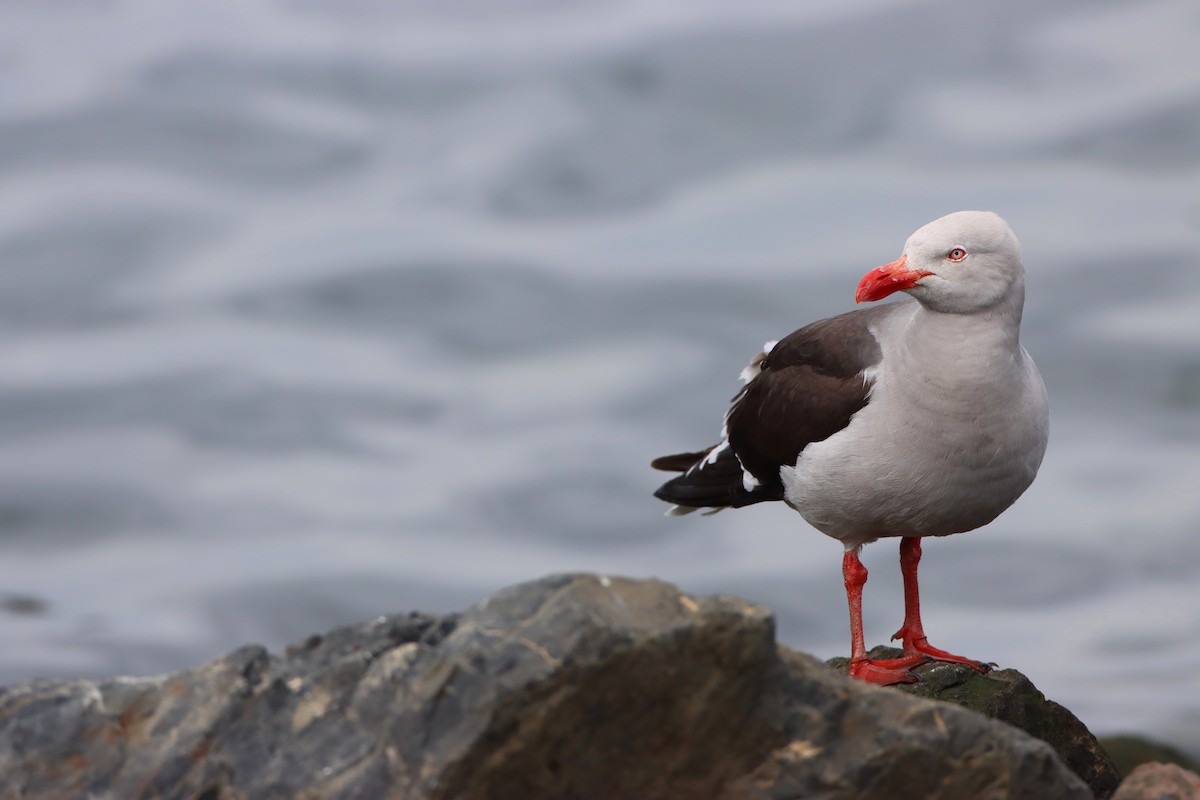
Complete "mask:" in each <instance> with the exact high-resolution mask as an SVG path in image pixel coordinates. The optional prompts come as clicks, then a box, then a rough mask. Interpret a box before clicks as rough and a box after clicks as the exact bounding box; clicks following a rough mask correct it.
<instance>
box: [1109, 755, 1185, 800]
mask: <svg viewBox="0 0 1200 800" xmlns="http://www.w3.org/2000/svg"><path fill="white" fill-rule="evenodd" d="M1112 800H1200V775H1197V774H1196V773H1194V772H1192V771H1191V770H1187V769H1184V768H1183V767H1181V766H1179V765H1178V764H1163V763H1160V762H1156V761H1148V762H1146V763H1144V764H1140V765H1138V766H1137V767H1135V768H1134V770H1133V772H1131V773H1129V777H1128V778H1126V779H1125V780H1124V781H1122V782H1121V788H1119V789H1117V793H1116V794H1114V795H1113V798H1112Z"/></svg>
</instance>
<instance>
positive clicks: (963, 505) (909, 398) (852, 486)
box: [783, 360, 1040, 541]
mask: <svg viewBox="0 0 1200 800" xmlns="http://www.w3.org/2000/svg"><path fill="white" fill-rule="evenodd" d="M897 364H898V367H897V370H896V371H893V372H892V373H890V374H889V373H884V374H881V375H880V376H879V378H878V379H877V380H876V383H875V386H874V388H873V392H872V396H871V400H870V402H869V403H868V404H867V406H866V407H864V408H863V409H862V410H861V411H859V412H858V414H856V415H855V417H854V418H853V419H852V420H851V422H850V424H849V425H848V426H847V427H846V428H844V429H843V430H842V431H839V432H838V433H836V434H834V435H833V436H831V437H829V438H828V439H826V440H824V441H822V442H816V443H813V444H812V445H809V446H808V447H807V448H805V450H804V452H803V453H801V455H800V458H799V460H798V461H797V463H796V465H795V468H794V469H792V470H788V469H787V468H785V470H784V472H783V477H784V484H785V493H786V495H787V499H788V501H789V502H790V503H791V504H792V505H793V506H794V507H795V508H796V509H797V510H799V511H800V512H801V513H802V514H803V515H804V516H805V518H806V519H807V520H808V521H809V522H810V523H811V524H812V525H814V526H815V527H817V528H818V529H820V530H823V531H825V532H826V533H829V534H830V535H833V536H836V537H837V538H841V539H845V540H847V541H853V540H862V541H868V540H870V539H874V538H878V537H880V536H888V535H906V534H907V535H912V534H922V535H939V534H945V533H957V532H961V531H965V530H971V529H973V528H976V527H979V526H980V525H984V524H986V523H987V522H990V521H991V520H992V519H993V518H995V516H996V515H998V514H999V513H1000V512H1001V511H1003V510H1004V509H1005V508H1007V507H1008V506H1009V505H1010V504H1011V503H1012V502H1013V501H1014V500H1015V499H1016V498H1017V497H1018V496H1019V495H1020V494H1021V492H1023V491H1024V490H1025V488H1026V487H1028V485H1029V483H1030V482H1031V481H1032V480H1033V475H1034V473H1035V472H1036V467H1037V463H1036V462H1038V461H1040V453H1032V452H1031V448H1035V447H1036V442H1037V439H1038V430H1037V427H1038V424H1039V423H1038V422H1037V421H1036V420H1031V419H1029V418H1028V417H1029V414H1028V408H1027V406H1028V404H1027V403H1026V401H1025V398H1024V397H1023V391H1024V390H1023V388H1022V387H1023V385H1024V383H1023V381H1022V380H1021V377H1022V376H1021V375H1020V374H1018V373H1016V372H1015V371H1014V374H1013V375H1012V376H1003V378H1002V379H1001V380H996V377H997V376H996V374H995V372H994V371H993V372H992V373H990V374H987V373H984V372H982V371H981V370H978V369H976V368H975V367H974V365H973V364H972V363H971V362H970V361H967V362H965V363H961V364H955V363H954V362H942V367H941V368H940V369H922V368H920V367H919V366H917V367H914V366H912V365H905V364H904V363H903V361H902V360H898V361H897ZM994 364H995V362H994V361H993V366H994ZM1035 455H1036V458H1034V456H1035Z"/></svg>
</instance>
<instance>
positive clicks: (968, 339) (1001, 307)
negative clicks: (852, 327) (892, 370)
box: [905, 281, 1025, 370]
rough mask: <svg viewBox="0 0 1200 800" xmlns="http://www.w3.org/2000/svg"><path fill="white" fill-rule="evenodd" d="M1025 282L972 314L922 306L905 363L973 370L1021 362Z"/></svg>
mask: <svg viewBox="0 0 1200 800" xmlns="http://www.w3.org/2000/svg"><path fill="white" fill-rule="evenodd" d="M1024 302H1025V286H1024V283H1023V282H1021V281H1018V283H1017V284H1016V285H1014V286H1013V287H1012V290H1011V291H1010V292H1008V293H1007V294H1006V295H1005V297H1004V298H1002V299H1001V300H1000V301H999V302H997V303H995V304H994V305H992V306H990V307H988V308H985V309H981V310H978V311H975V312H972V313H969V314H954V313H945V312H940V311H932V310H930V309H927V308H924V307H923V306H920V307H918V309H917V311H916V313H915V314H914V315H913V319H912V324H911V327H910V329H909V335H908V336H907V337H906V344H907V347H906V350H907V351H908V352H907V353H905V356H906V358H905V360H908V359H913V360H914V361H918V362H923V363H925V364H933V365H938V366H939V367H940V368H941V369H953V368H955V367H958V368H962V369H966V370H972V369H973V368H974V367H978V368H979V369H983V370H995V369H998V368H1001V365H1003V364H1004V363H1006V362H1009V363H1013V364H1015V363H1016V362H1018V361H1020V359H1021V355H1020V354H1021V312H1022V308H1023V307H1024Z"/></svg>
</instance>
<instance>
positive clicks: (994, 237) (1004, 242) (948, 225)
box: [855, 211, 1023, 314]
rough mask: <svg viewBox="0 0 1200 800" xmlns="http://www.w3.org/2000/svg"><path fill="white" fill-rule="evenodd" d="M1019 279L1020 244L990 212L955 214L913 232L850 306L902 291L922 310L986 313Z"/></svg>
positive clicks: (863, 283)
mask: <svg viewBox="0 0 1200 800" xmlns="http://www.w3.org/2000/svg"><path fill="white" fill-rule="evenodd" d="M1022 275H1023V268H1022V266H1021V245H1020V244H1019V243H1018V242H1017V237H1016V236H1015V235H1014V234H1013V232H1012V229H1011V228H1009V227H1008V223H1006V222H1005V221H1004V220H1003V219H1001V218H1000V216H999V215H997V214H994V213H992V212H991V211H956V212H955V213H953V214H947V215H946V216H944V217H942V218H941V219H935V220H934V221H933V222H930V223H929V224H928V225H925V226H924V227H922V228H920V229H919V230H917V232H916V233H914V234H913V235H912V236H910V237H908V241H907V242H906V243H905V245H904V252H903V254H902V255H901V256H900V258H898V259H896V260H895V261H893V262H891V263H890V264H884V265H883V266H882V267H877V268H876V269H873V270H871V271H870V272H868V273H867V274H866V275H864V276H863V279H862V280H861V281H860V282H859V284H858V291H857V292H856V293H855V301H856V302H859V303H861V302H863V301H870V300H881V299H883V298H884V297H887V296H888V295H890V294H892V293H893V292H907V293H908V294H909V295H911V296H912V297H914V298H915V299H916V300H917V301H918V302H919V303H921V304H922V305H923V306H925V307H926V308H929V309H932V310H934V311H942V312H946V313H952V314H963V313H971V312H974V311H981V310H983V309H986V308H990V307H992V306H994V305H996V304H997V303H998V302H1000V301H1001V300H1002V299H1004V298H1005V297H1007V296H1008V295H1009V293H1010V291H1011V290H1012V288H1013V286H1014V285H1015V284H1017V283H1018V282H1019V281H1020V279H1021V277H1022Z"/></svg>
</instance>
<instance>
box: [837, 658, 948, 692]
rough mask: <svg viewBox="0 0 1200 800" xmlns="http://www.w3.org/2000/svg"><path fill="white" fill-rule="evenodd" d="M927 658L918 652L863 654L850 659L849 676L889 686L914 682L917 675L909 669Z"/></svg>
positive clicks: (922, 662)
mask: <svg viewBox="0 0 1200 800" xmlns="http://www.w3.org/2000/svg"><path fill="white" fill-rule="evenodd" d="M928 660H929V659H928V658H926V657H925V656H923V655H921V654H919V653H913V654H908V655H904V656H902V657H900V658H867V657H866V656H863V657H861V658H858V659H851V660H850V677H852V678H858V679H859V680H863V681H867V682H869V683H877V684H879V685H880V686H889V685H891V684H893V683H916V682H917V676H916V675H914V674H913V673H912V672H910V670H911V669H912V668H913V667H915V666H917V665H918V664H924V663H925V662H926V661H928Z"/></svg>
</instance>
